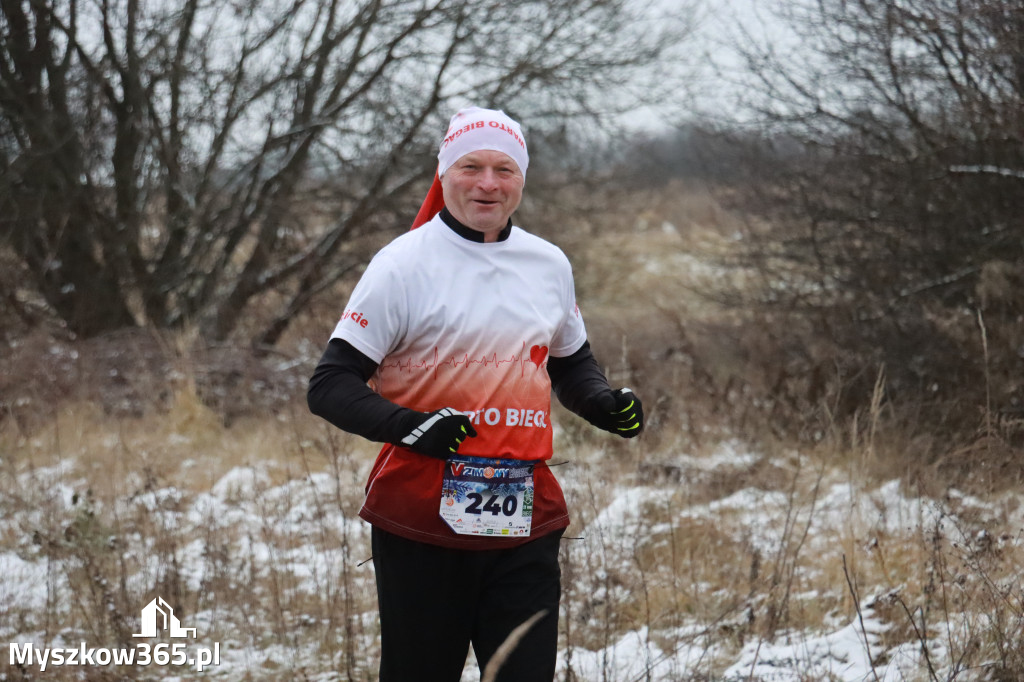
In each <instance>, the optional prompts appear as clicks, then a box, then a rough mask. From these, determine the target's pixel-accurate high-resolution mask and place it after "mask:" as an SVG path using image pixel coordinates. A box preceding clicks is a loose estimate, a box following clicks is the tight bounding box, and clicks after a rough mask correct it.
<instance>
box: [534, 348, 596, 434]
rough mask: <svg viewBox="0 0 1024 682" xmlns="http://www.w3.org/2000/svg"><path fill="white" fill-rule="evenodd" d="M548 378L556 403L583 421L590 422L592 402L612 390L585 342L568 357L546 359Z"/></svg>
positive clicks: (592, 408)
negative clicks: (556, 399)
mask: <svg viewBox="0 0 1024 682" xmlns="http://www.w3.org/2000/svg"><path fill="white" fill-rule="evenodd" d="M548 375H549V376H550V377H551V387H552V388H553V389H554V391H555V395H556V396H558V401H559V402H560V403H562V404H563V405H565V406H566V407H567V408H568V409H569V410H571V411H572V412H574V413H576V414H578V415H579V416H581V417H583V418H584V419H586V420H587V421H590V420H591V412H592V411H593V410H594V409H595V407H594V402H595V399H596V398H597V397H598V396H600V395H602V394H605V393H610V392H611V390H612V389H611V386H609V385H608V379H606V378H605V376H604V372H602V371H601V367H600V365H598V364H597V359H596V358H595V357H594V353H593V352H592V351H591V350H590V342H589V341H584V342H583V345H582V346H581V347H580V349H579V350H578V351H576V352H575V353H573V354H572V355H568V356H566V357H564V358H556V357H551V358H549V359H548Z"/></svg>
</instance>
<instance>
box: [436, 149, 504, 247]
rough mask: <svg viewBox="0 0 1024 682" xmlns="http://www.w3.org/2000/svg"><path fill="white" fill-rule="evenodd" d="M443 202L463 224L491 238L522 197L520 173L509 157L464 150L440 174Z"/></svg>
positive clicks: (486, 150) (481, 151)
mask: <svg viewBox="0 0 1024 682" xmlns="http://www.w3.org/2000/svg"><path fill="white" fill-rule="evenodd" d="M441 189H442V190H443V191H444V204H445V206H447V207H448V210H449V211H450V212H451V214H452V215H453V216H455V218H456V219H457V220H458V221H459V222H461V223H462V224H463V225H465V226H466V227H471V228H473V229H474V230H478V231H479V232H483V233H484V238H485V240H486V241H493V240H494V239H496V238H497V236H498V233H499V232H501V230H502V229H503V228H504V227H505V225H507V224H508V219H509V218H510V217H511V216H512V213H514V212H515V210H516V208H518V207H519V202H520V201H521V200H522V198H523V174H522V172H521V171H520V170H519V166H517V165H516V162H515V161H513V160H512V157H511V156H509V155H508V154H503V153H502V152H496V151H491V150H489V149H484V150H480V151H475V152H470V153H469V154H466V155H465V156H463V157H462V158H460V159H459V160H458V161H456V162H455V163H454V164H452V165H451V167H449V168H448V170H447V171H445V174H444V177H442V178H441Z"/></svg>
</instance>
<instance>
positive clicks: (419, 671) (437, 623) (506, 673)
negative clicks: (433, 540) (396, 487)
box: [372, 527, 563, 682]
mask: <svg viewBox="0 0 1024 682" xmlns="http://www.w3.org/2000/svg"><path fill="white" fill-rule="evenodd" d="M562 532H563V531H561V530H559V531H556V532H554V533H550V534H548V535H545V536H542V537H540V538H537V539H536V540H532V541H530V542H528V543H526V544H524V545H519V546H518V547H511V548H502V549H493V550H481V551H473V550H462V549H448V548H445V547H438V546H436V545H428V544H424V543H421V542H415V541H413V540H407V539H405V538H402V537H399V536H397V535H394V534H392V533H388V532H385V531H382V530H380V529H378V528H376V527H374V528H373V531H372V544H373V567H374V572H375V574H376V576H377V601H378V605H379V608H380V628H381V665H380V679H381V682H459V680H460V679H461V678H462V670H463V668H464V667H465V665H466V656H467V654H468V653H469V645H470V644H472V645H473V651H474V652H475V653H476V658H477V661H478V663H479V665H480V670H481V674H482V672H483V670H484V669H485V668H486V666H487V662H488V661H489V660H490V659H491V656H492V655H493V654H494V652H495V651H496V650H497V648H498V647H499V646H501V643H502V642H504V641H505V638H506V637H507V636H508V634H509V633H510V632H511V631H512V630H514V629H515V628H516V627H517V626H518V625H520V624H522V623H523V622H525V621H526V620H528V619H529V618H530V617H531V616H533V615H534V614H535V613H537V612H538V611H541V610H544V609H546V610H547V615H546V616H545V617H544V618H542V619H540V620H539V621H538V622H537V623H536V624H534V626H533V627H532V628H531V629H530V631H529V632H528V633H527V634H526V636H525V637H523V639H521V640H520V641H519V644H518V646H516V648H515V650H514V651H513V652H512V655H511V656H509V658H508V659H506V661H505V663H504V664H503V665H502V667H501V672H500V673H499V675H498V680H499V681H500V682H543V681H544V680H551V679H553V678H554V676H555V657H556V651H557V647H558V601H559V598H560V597H561V570H560V569H559V566H558V545H559V541H560V540H561V537H562Z"/></svg>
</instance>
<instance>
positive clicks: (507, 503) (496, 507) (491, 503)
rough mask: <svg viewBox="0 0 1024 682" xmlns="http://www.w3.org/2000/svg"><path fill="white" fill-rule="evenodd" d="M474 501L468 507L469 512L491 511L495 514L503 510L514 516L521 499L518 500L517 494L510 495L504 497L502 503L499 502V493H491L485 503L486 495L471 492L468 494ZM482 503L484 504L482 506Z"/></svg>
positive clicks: (504, 512) (503, 512)
mask: <svg viewBox="0 0 1024 682" xmlns="http://www.w3.org/2000/svg"><path fill="white" fill-rule="evenodd" d="M466 497H468V498H469V499H470V500H472V502H471V503H470V505H469V506H468V507H466V513H467V514H483V513H484V512H489V513H491V514H492V515H494V516H497V515H498V512H501V513H502V514H504V515H505V516H512V515H513V514H515V513H516V507H518V506H519V501H518V500H516V497H515V495H509V496H508V497H506V498H505V499H504V501H503V502H502V503H501V504H498V495H491V497H490V499H489V500H487V502H486V503H484V496H483V495H481V494H480V493H469V494H468V495H466ZM481 505H483V506H482V507H481Z"/></svg>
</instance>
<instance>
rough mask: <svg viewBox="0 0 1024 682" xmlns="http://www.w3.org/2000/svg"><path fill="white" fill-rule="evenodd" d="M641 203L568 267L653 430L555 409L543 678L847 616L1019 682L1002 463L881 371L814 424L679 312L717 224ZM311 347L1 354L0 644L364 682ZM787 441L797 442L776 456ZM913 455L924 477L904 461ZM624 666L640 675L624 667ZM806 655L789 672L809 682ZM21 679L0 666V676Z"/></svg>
mask: <svg viewBox="0 0 1024 682" xmlns="http://www.w3.org/2000/svg"><path fill="white" fill-rule="evenodd" d="M660 196H661V197H662V198H661V200H659V201H653V202H652V201H647V202H644V201H640V203H642V204H643V205H644V208H643V209H642V210H641V209H638V208H637V209H636V210H633V208H629V207H627V209H628V210H627V211H626V212H627V214H628V215H631V216H632V218H633V219H634V222H630V223H629V224H623V225H618V226H614V225H608V226H602V227H601V229H600V230H596V231H595V232H594V233H593V234H588V235H581V236H580V237H579V238H578V239H573V238H570V239H568V240H567V241H568V243H567V244H566V247H567V250H569V251H570V254H571V255H572V257H573V259H574V261H575V262H576V269H577V274H578V277H579V284H580V286H579V288H580V292H579V293H580V298H581V301H582V302H583V305H584V312H585V314H586V315H587V319H588V325H589V329H590V334H591V338H592V342H593V344H594V347H595V349H596V352H597V354H598V357H599V359H600V360H601V361H602V363H603V364H604V365H605V366H606V368H607V369H608V372H609V375H610V376H611V377H612V379H613V381H614V382H615V383H621V384H628V385H632V386H633V387H634V388H635V389H637V390H638V392H639V393H640V395H641V396H643V398H644V401H645V408H646V410H647V413H648V416H649V424H648V431H647V433H646V434H645V436H644V437H642V438H641V439H639V441H636V442H626V441H618V440H611V439H610V438H609V437H607V436H606V434H603V433H598V432H595V431H594V430H593V429H590V428H589V427H587V426H586V425H585V424H583V423H582V422H580V420H578V419H576V418H574V417H572V416H570V415H568V414H567V413H566V412H565V411H564V410H561V409H558V408H556V423H557V425H558V430H557V432H556V448H557V454H556V457H555V461H556V462H562V461H564V462H566V464H564V465H562V466H560V467H558V468H557V469H556V474H557V475H558V477H559V479H560V480H561V481H562V482H563V487H564V488H565V492H566V496H567V499H568V501H569V506H570V509H571V512H572V514H573V517H574V524H573V526H572V527H571V528H570V530H569V532H568V533H567V539H566V540H565V541H564V543H563V552H562V566H563V576H564V580H563V583H564V599H563V607H562V618H561V627H562V632H561V639H560V649H561V652H562V664H561V666H562V667H561V669H560V673H559V679H560V680H565V681H566V682H569V680H587V682H590V680H595V681H602V682H603V681H608V682H612V681H614V682H619V681H620V680H623V679H637V680H640V679H656V680H673V681H681V680H713V679H722V675H723V671H725V670H726V669H727V668H728V667H729V666H730V665H731V664H732V663H734V662H736V661H737V660H746V658H747V655H748V653H749V652H750V651H758V650H761V649H766V648H767V646H768V644H770V643H775V642H787V641H788V642H805V641H809V640H811V639H812V638H813V637H814V635H815V633H829V632H834V631H836V630H839V629H841V628H843V627H846V626H851V627H853V628H854V630H857V631H860V630H858V628H860V629H861V630H864V632H862V634H863V635H864V636H865V637H869V633H868V632H867V630H868V629H869V628H868V626H867V625H865V626H859V625H858V623H866V624H872V625H871V626H870V627H872V628H873V627H875V626H876V625H877V626H878V627H879V628H880V630H879V631H878V632H877V633H875V634H871V635H870V636H871V637H877V640H873V642H874V643H873V644H872V645H871V646H870V652H871V655H872V657H873V661H874V664H875V666H876V672H877V674H878V677H879V679H881V678H882V677H883V675H884V671H885V670H886V669H887V668H889V667H891V666H895V665H896V662H897V661H900V660H903V661H905V660H906V659H908V658H913V657H916V658H914V661H915V663H914V666H915V667H914V672H913V674H911V673H904V674H905V675H906V676H907V679H929V680H937V679H956V678H957V676H958V675H961V674H965V673H964V671H965V670H968V669H970V670H971V671H972V674H975V675H976V676H975V677H972V679H990V680H1009V679H1021V677H1022V676H1024V650H1022V646H1021V642H1022V641H1024V592H1022V589H1021V586H1020V584H1019V567H1020V566H1021V565H1024V556H1022V554H1024V549H1022V548H1024V537H1022V530H1021V528H1022V526H1024V509H1022V508H1021V506H1020V504H1019V501H1018V500H1017V497H1016V495H1015V494H1013V491H1012V490H1011V491H1008V492H1007V489H1006V488H1005V487H1002V486H1001V485H1000V482H1001V481H1002V482H1003V483H1005V480H1006V479H1007V478H1008V477H1007V476H1006V475H1005V473H1006V471H1007V468H1002V469H1001V468H1000V467H999V466H998V461H999V460H998V458H996V459H992V453H993V452H996V450H997V447H996V446H998V447H1000V448H1004V452H1005V453H1006V454H1005V455H1004V460H1005V461H1008V462H1009V461H1012V456H1013V455H1014V454H1018V455H1019V452H1018V451H1016V450H1015V449H1014V448H1013V447H1012V446H1011V445H1009V444H1007V443H1005V442H1001V441H1000V442H987V441H986V442H981V441H975V443H976V445H975V447H974V449H973V450H969V451H964V450H962V449H960V450H958V449H957V448H955V447H947V448H946V449H943V443H942V442H940V441H939V439H937V438H932V439H931V440H929V437H928V434H927V433H923V432H922V431H921V430H919V429H913V428H909V427H908V425H907V421H906V419H905V417H904V415H901V414H899V413H898V411H897V410H895V409H894V408H893V403H892V401H891V399H890V396H888V395H887V392H886V380H885V374H884V372H882V371H878V372H877V373H876V374H875V376H874V377H873V379H874V380H873V381H871V380H868V381H866V384H868V385H870V386H871V389H870V390H869V391H868V392H866V393H865V394H864V395H862V396H860V397H859V398H858V403H857V404H858V407H857V409H856V411H855V412H854V415H855V416H854V418H853V419H847V420H844V419H840V418H839V417H837V416H836V414H835V411H834V410H833V407H834V402H833V401H832V397H834V396H835V394H836V391H837V390H839V389H841V388H842V386H841V385H839V384H838V383H837V382H840V379H839V378H833V377H826V378H825V379H823V384H824V385H826V387H827V390H826V389H822V391H821V392H820V393H818V394H816V393H814V392H813V391H812V390H811V385H812V384H813V382H812V381H810V379H809V378H808V377H807V376H805V375H803V374H801V373H800V372H799V371H798V369H797V368H798V367H799V365H798V364H794V363H793V362H792V360H791V358H790V359H787V358H788V356H787V348H788V347H787V346H786V344H785V339H784V338H780V337H773V336H772V335H771V330H770V328H768V327H764V326H762V325H760V324H755V323H751V321H750V320H749V319H744V318H742V316H739V315H738V314H737V313H736V312H735V311H731V310H727V309H724V308H721V307H719V306H717V305H715V304H714V302H713V300H711V299H709V298H707V297H702V296H697V295H696V294H695V290H696V289H698V288H700V287H699V286H698V285H700V286H705V285H707V283H708V281H707V280H706V279H705V280H701V279H700V277H703V276H705V275H708V276H710V275H711V274H713V272H712V271H710V270H708V269H707V267H706V264H705V262H704V260H703V258H702V257H701V254H705V253H706V254H711V255H716V256H721V255H722V254H723V253H727V250H728V244H729V238H730V235H731V232H732V230H733V227H734V225H733V222H732V221H733V220H734V218H732V217H730V216H728V215H727V214H725V213H724V212H722V211H721V210H720V209H719V208H718V207H717V205H716V204H715V203H714V202H713V201H712V200H711V199H710V197H708V196H707V195H706V194H703V193H701V192H694V191H688V190H687V189H686V188H681V187H675V188H673V191H672V192H669V193H665V194H663V195H660ZM640 199H643V198H642V197H641V198H640ZM634 208H635V207H634ZM665 223H670V224H671V225H673V226H674V229H668V228H665V227H664V224H665ZM709 258H710V255H709ZM335 312H336V311H335ZM320 317H323V318H324V319H328V320H329V319H331V318H330V317H327V315H326V313H325V314H324V315H321V316H320ZM761 321H763V320H757V321H756V322H761ZM324 326H325V325H324V323H323V320H322V319H314V318H313V317H310V318H304V319H303V320H300V321H298V322H297V324H296V326H295V328H294V330H293V332H292V333H293V335H294V338H293V339H292V341H291V344H292V345H290V346H287V347H289V348H292V349H294V350H291V351H289V354H288V355H287V356H281V357H271V358H269V359H268V358H262V359H259V360H255V359H253V358H251V357H249V356H246V355H244V354H239V353H237V352H223V353H222V352H220V351H219V350H217V349H212V350H211V349H205V350H204V349H198V348H197V346H196V344H195V340H194V339H192V338H190V337H188V335H183V336H182V337H180V338H177V337H173V336H172V337H158V336H153V335H149V334H147V333H139V332H134V333H131V334H126V335H121V336H117V337H114V338H113V339H108V340H107V345H106V346H104V345H102V343H100V342H88V343H80V344H70V343H68V344H60V343H53V344H51V343H50V342H46V343H39V339H24V340H23V342H22V343H21V344H20V345H19V346H18V347H17V348H14V349H13V350H12V351H11V352H10V353H9V354H8V355H6V356H5V357H4V358H3V361H2V362H3V366H4V369H5V374H4V379H3V384H2V386H0V388H2V389H3V395H4V397H3V400H4V403H3V405H4V411H5V416H4V418H3V419H2V420H0V561H3V562H5V567H6V568H7V569H8V574H6V575H5V576H4V577H3V578H2V581H0V633H3V636H6V637H9V638H11V640H12V641H27V640H31V641H34V642H36V643H37V644H40V645H42V644H45V643H54V642H65V643H75V642H78V641H83V640H85V641H88V642H89V644H90V646H113V645H116V644H118V643H125V642H131V636H130V635H131V633H133V632H134V631H135V630H134V628H136V627H137V626H138V625H137V618H138V612H139V608H140V607H141V606H142V605H143V604H144V603H146V602H147V601H148V600H149V599H150V598H151V597H152V596H154V595H157V594H159V595H161V596H163V597H164V598H165V599H167V600H168V601H169V602H171V603H172V605H174V607H175V609H176V613H177V614H178V615H179V616H180V617H181V618H182V621H183V622H184V623H185V624H186V625H189V626H196V627H198V628H199V629H200V638H201V640H202V641H203V642H205V643H212V642H214V641H217V642H221V643H222V646H223V648H224V651H225V658H224V663H223V664H222V665H221V666H219V667H218V668H211V669H210V670H209V671H208V672H207V673H206V675H207V676H215V677H222V678H224V679H248V680H275V679H322V680H333V679H346V680H370V679H374V678H375V660H376V656H377V651H378V649H377V635H378V631H377V624H376V616H375V595H374V586H373V579H372V569H371V566H370V564H367V563H364V562H365V560H366V559H368V558H369V556H370V552H369V543H368V533H367V528H366V526H365V524H363V522H361V521H360V520H359V519H358V518H357V516H356V513H357V510H358V506H359V504H360V502H361V496H362V487H363V483H364V481H365V478H366V474H367V471H368V468H369V466H370V464H371V463H372V461H373V458H374V455H375V452H376V447H375V446H373V445H371V444H368V443H365V442H363V441H361V440H360V439H358V438H353V437H349V436H347V435H345V434H341V433H339V432H337V431H336V430H333V429H331V428H329V427H328V426H327V425H325V424H324V423H322V422H320V421H319V420H316V419H315V418H313V417H311V416H310V415H308V414H307V412H306V410H305V406H304V402H303V397H302V387H303V386H302V380H303V377H304V376H306V375H308V372H309V371H310V370H311V368H312V365H313V363H314V362H315V360H316V355H317V353H318V351H319V345H320V344H319V343H316V342H311V341H309V340H308V339H309V338H313V337H315V336H317V335H325V334H326V330H325V329H324ZM327 326H329V324H328V325H327ZM235 351H237V349H235ZM840 383H841V382H840ZM808 423H813V424H814V429H815V434H814V437H812V438H806V439H804V440H795V439H794V438H792V437H791V436H792V435H793V434H794V433H796V434H800V435H806V434H804V433H802V432H801V430H800V429H801V428H803V425H805V424H808ZM794 424H796V425H797V426H795V427H794V426H793V425H794ZM790 427H792V428H790ZM988 437H994V436H993V435H988ZM947 445H948V444H947ZM910 452H932V453H941V455H940V456H936V457H934V458H932V459H930V460H926V461H925V462H924V463H923V464H918V465H916V466H915V465H912V458H911V457H910V456H909V455H908V453H910ZM979 462H986V463H987V466H988V467H989V468H984V467H981V466H975V465H976V464H978V463H979ZM993 462H996V464H993ZM993 467H994V468H993ZM954 468H955V469H958V470H966V471H970V470H971V469H972V468H973V469H974V470H975V471H974V472H973V473H974V476H973V478H969V477H957V478H956V479H955V480H956V481H964V480H973V481H974V483H973V486H972V487H971V488H970V489H964V488H957V487H956V486H953V485H951V484H950V481H951V480H952V479H951V478H950V477H949V476H947V475H946V474H947V473H948V472H949V471H950V470H951V469H954ZM1000 472H1002V473H1003V475H1002V476H1001V475H1000ZM968 492H969V493H970V495H968V494H967V493H968ZM862 619H863V620H862ZM872 632H874V631H872ZM0 639H2V637H0ZM623 643H624V644H623ZM637 651H639V652H647V653H648V654H649V655H650V658H649V660H647V661H646V663H645V664H644V665H646V668H642V669H641V670H640V672H639V673H637V672H636V668H630V670H631V671H632V672H629V673H625V672H623V671H624V670H626V668H627V667H628V666H627V663H629V662H630V661H628V660H626V659H627V658H628V657H629V656H632V657H633V658H635V657H636V652H637ZM920 651H929V652H930V657H923V656H921V655H919V653H918V654H914V655H913V656H911V653H913V652H920ZM809 652H810V648H808V649H807V656H808V658H807V660H806V661H802V662H801V665H802V666H803V669H804V670H805V671H807V672H806V673H805V676H804V679H823V678H822V677H821V676H820V675H819V676H817V677H816V674H817V673H815V672H814V671H816V670H819V671H820V668H816V667H815V665H817V663H816V661H815V660H814V659H813V658H812V657H811V655H810V653H809ZM80 672H81V671H79V670H75V669H71V668H67V669H56V670H54V672H53V676H52V679H76V678H78V677H79V673H80ZM88 676H89V678H90V679H115V678H116V679H124V678H129V679H159V678H161V677H163V675H162V674H160V673H159V672H158V669H155V668H151V669H148V670H146V669H141V668H138V669H131V670H117V671H115V670H110V669H106V668H96V669H94V670H91V671H89V672H88ZM188 676H189V674H188V673H185V677H188ZM34 677H35V674H34V673H33V672H32V671H31V670H29V669H25V670H22V669H20V668H19V666H17V665H11V664H10V663H9V662H8V661H7V660H6V659H3V660H0V679H10V680H19V679H33V678H34ZM467 679H474V677H473V675H472V674H471V673H467ZM738 679H747V678H746V676H741V677H740V678H738Z"/></svg>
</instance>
